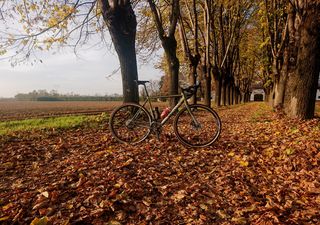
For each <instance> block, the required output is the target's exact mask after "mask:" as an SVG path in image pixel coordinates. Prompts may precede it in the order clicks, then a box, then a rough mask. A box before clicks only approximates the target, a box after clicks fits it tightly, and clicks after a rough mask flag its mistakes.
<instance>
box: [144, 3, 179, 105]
mask: <svg viewBox="0 0 320 225" xmlns="http://www.w3.org/2000/svg"><path fill="white" fill-rule="evenodd" d="M148 3H149V6H150V9H151V12H152V15H153V19H154V22H155V26H156V28H157V30H158V34H159V38H160V40H161V44H162V47H163V49H164V51H165V55H166V59H167V63H168V67H169V73H170V86H169V94H170V95H177V94H178V91H179V66H180V64H179V59H178V58H177V41H176V38H175V31H176V26H177V23H178V18H179V15H180V10H179V9H180V8H179V7H180V6H179V0H172V2H171V13H170V15H169V16H170V25H169V28H168V30H165V29H164V27H163V24H162V23H163V19H162V16H161V15H160V11H159V10H158V9H157V7H156V5H155V1H154V0H148ZM166 32H167V34H166ZM177 102H178V99H177V98H171V99H170V106H171V107H174V106H175V105H176V103H177Z"/></svg>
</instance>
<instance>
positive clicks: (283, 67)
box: [0, 0, 320, 118]
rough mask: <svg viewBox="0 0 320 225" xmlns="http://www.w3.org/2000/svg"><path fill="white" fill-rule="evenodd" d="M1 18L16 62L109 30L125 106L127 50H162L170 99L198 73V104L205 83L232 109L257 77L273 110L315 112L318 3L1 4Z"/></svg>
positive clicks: (129, 82) (133, 73)
mask: <svg viewBox="0 0 320 225" xmlns="http://www.w3.org/2000/svg"><path fill="white" fill-rule="evenodd" d="M1 17H2V19H3V21H5V22H6V23H8V21H10V20H11V19H10V18H18V19H19V22H20V24H22V28H23V29H24V33H21V34H18V35H17V34H13V32H9V31H8V32H7V31H6V32H7V34H6V32H3V34H5V35H4V36H3V37H0V43H1V44H0V45H1V46H0V47H1V50H0V54H5V53H7V52H9V53H10V51H11V48H14V49H15V51H14V55H13V56H14V59H15V60H16V61H19V60H20V59H21V58H20V57H19V56H22V58H23V57H25V56H26V57H27V58H28V57H29V56H30V55H31V54H32V51H34V49H44V48H47V49H50V48H51V47H52V46H54V45H55V44H56V43H60V44H62V45H63V44H66V43H68V41H70V39H71V38H72V37H77V39H76V42H75V43H74V46H75V47H77V46H78V45H81V44H82V43H85V42H86V41H87V40H88V38H89V37H90V35H92V34H97V33H98V32H99V33H100V35H101V40H105V37H104V31H105V30H106V29H108V30H109V33H110V36H111V39H112V42H113V44H114V47H115V50H116V52H117V54H118V57H119V61H120V68H121V74H122V81H123V94H124V100H125V101H128V102H132V101H133V102H135V101H138V99H139V98H138V89H137V86H136V85H135V83H134V80H136V79H137V78H138V72H137V60H136V55H137V54H136V53H137V52H136V50H137V49H138V53H140V54H145V56H146V55H147V56H149V54H152V53H153V52H155V51H157V50H158V49H159V48H162V49H163V50H164V51H163V52H164V57H163V59H162V62H160V67H161V68H162V69H163V70H164V71H165V72H166V78H165V79H164V81H163V84H166V85H165V86H167V87H168V92H169V94H177V93H178V91H179V90H178V87H179V85H178V84H179V80H182V79H184V80H188V81H189V82H190V83H195V82H196V79H197V77H196V74H198V75H199V77H200V79H201V80H203V84H204V89H203V90H204V99H205V103H206V104H207V105H210V104H211V90H212V84H213V83H214V84H215V88H214V90H215V103H216V105H218V106H219V105H230V104H236V103H239V102H240V101H247V100H248V97H249V92H250V86H251V84H252V82H255V81H256V80H257V79H259V80H260V81H261V82H263V85H264V88H265V92H266V94H267V96H268V100H269V102H270V104H272V105H273V106H274V107H277V108H283V109H284V110H285V111H286V112H287V113H288V114H289V115H291V116H293V117H300V118H311V117H313V114H314V106H315V94H316V88H317V87H316V86H317V80H318V76H319V70H320V62H319V61H320V57H319V54H320V51H319V50H320V49H319V48H320V47H319V46H320V32H319V29H320V22H319V18H320V1H319V0H315V1H301V0H264V1H258V0H253V1H251V0H229V1H226V0H201V1H200V0H135V1H133V0H132V1H130V0H99V1H88V0H73V1H72V0H64V1H53V0H46V1H37V2H35V1H31V0H24V1H3V3H2V5H1ZM151 18H152V19H151ZM137 19H138V20H137ZM137 21H139V22H137ZM146 58H148V57H146ZM179 71H180V73H179ZM212 81H214V82H212ZM196 99H197V98H196V97H194V98H193V101H194V102H196ZM171 104H174V99H173V101H172V102H171Z"/></svg>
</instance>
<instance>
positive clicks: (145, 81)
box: [135, 80, 149, 85]
mask: <svg viewBox="0 0 320 225" xmlns="http://www.w3.org/2000/svg"><path fill="white" fill-rule="evenodd" d="M135 82H136V83H137V84H138V85H141V84H143V85H144V84H146V83H149V81H148V80H135Z"/></svg>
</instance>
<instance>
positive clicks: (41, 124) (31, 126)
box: [0, 114, 108, 135]
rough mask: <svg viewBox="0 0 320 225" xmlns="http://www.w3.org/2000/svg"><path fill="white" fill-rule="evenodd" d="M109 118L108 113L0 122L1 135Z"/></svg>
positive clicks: (95, 122)
mask: <svg viewBox="0 0 320 225" xmlns="http://www.w3.org/2000/svg"><path fill="white" fill-rule="evenodd" d="M107 119H108V116H107V115H106V114H101V115H99V116H63V117H52V118H44V119H26V120H16V121H6V122H0V135H5V134H9V133H12V132H16V131H29V130H41V129H52V128H55V129H65V128H75V127H79V126H82V125H85V124H88V123H92V124H98V123H101V122H103V121H105V120H107Z"/></svg>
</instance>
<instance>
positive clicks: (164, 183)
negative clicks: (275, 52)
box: [0, 103, 320, 224]
mask: <svg viewBox="0 0 320 225" xmlns="http://www.w3.org/2000/svg"><path fill="white" fill-rule="evenodd" d="M218 112H219V115H220V116H221V119H222V124H223V130H222V134H221V137H220V139H219V140H218V141H217V142H216V143H214V144H213V145H212V146H210V147H206V148H197V149H193V148H187V147H184V146H183V145H181V144H180V143H179V142H178V140H177V138H176V137H175V136H174V134H173V133H172V129H171V128H170V126H168V127H167V128H166V129H164V131H163V133H162V136H161V140H160V141H158V140H156V139H155V138H154V137H150V138H149V139H147V140H146V141H144V142H142V143H141V144H138V145H136V146H129V145H124V144H119V143H117V142H116V141H115V140H114V139H113V138H112V137H111V134H110V132H109V130H108V128H107V124H106V123H103V122H104V121H103V120H99V118H98V119H97V123H95V124H86V125H84V126H81V127H77V128H70V129H49V130H42V131H29V132H28V131H23V132H16V133H13V134H10V135H3V136H1V140H0V149H1V150H0V162H1V164H0V221H2V223H3V224H14V223H16V224H30V223H31V222H32V221H33V224H49V223H50V224H319V223H320V213H319V212H320V178H319V164H320V151H319V149H320V119H319V118H316V119H313V120H309V121H299V120H291V119H287V118H285V117H284V116H282V115H279V114H276V113H275V112H272V110H271V109H270V108H269V107H268V106H266V105H265V104H264V103H253V104H246V105H239V106H233V107H225V108H222V109H219V110H218ZM36 218H39V219H38V220H37V219H36ZM40 218H41V219H40ZM47 220H48V221H49V222H46V221H47Z"/></svg>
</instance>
